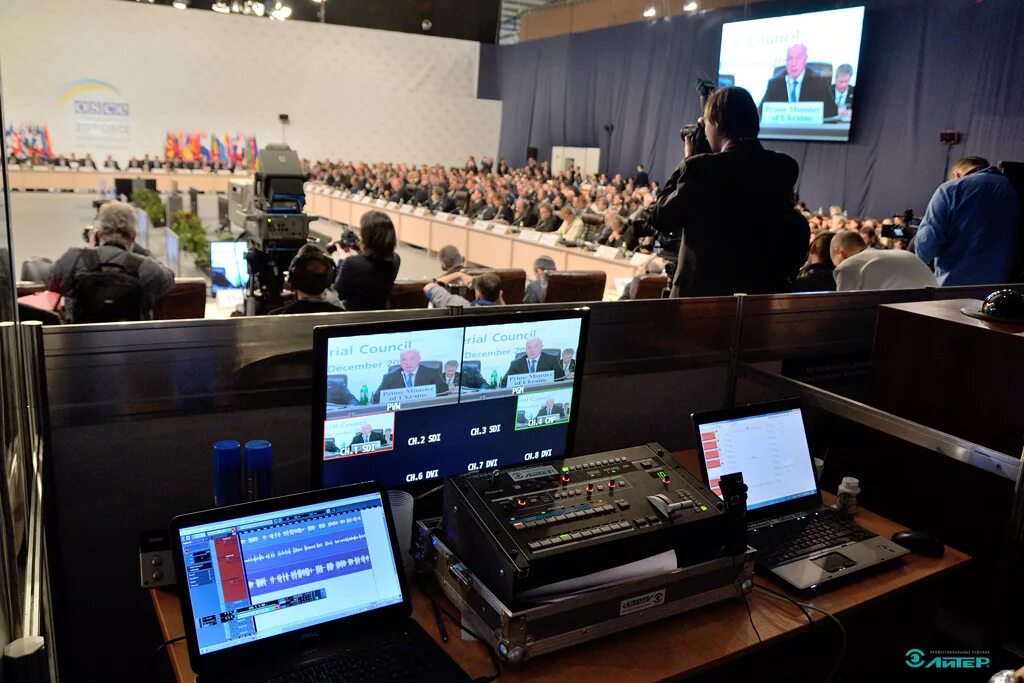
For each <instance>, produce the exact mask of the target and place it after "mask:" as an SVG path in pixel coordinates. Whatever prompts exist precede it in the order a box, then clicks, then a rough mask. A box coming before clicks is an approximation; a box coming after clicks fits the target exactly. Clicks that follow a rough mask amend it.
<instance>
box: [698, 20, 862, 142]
mask: <svg viewBox="0 0 1024 683" xmlns="http://www.w3.org/2000/svg"><path fill="white" fill-rule="evenodd" d="M863 24H864V8H863V7H847V8H844V9H835V10H828V11H825V12H811V13H808V14H794V15H791V16H786V17H772V18H770V19H752V20H750V21H736V22H732V23H728V24H724V25H723V26H722V51H721V54H720V56H719V61H718V84H719V86H726V85H738V86H740V87H741V88H745V89H746V90H748V91H749V92H750V94H751V96H752V97H753V98H754V101H755V102H757V104H758V109H759V111H760V115H761V135H760V137H761V138H762V139H768V140H825V141H833V142H846V141H847V140H849V139H850V125H851V122H852V121H853V116H854V110H855V109H856V107H855V106H854V91H855V89H856V88H858V87H860V84H859V82H858V76H859V73H858V67H859V63H860V43H861V33H862V30H863Z"/></svg>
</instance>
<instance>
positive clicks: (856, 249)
mask: <svg viewBox="0 0 1024 683" xmlns="http://www.w3.org/2000/svg"><path fill="white" fill-rule="evenodd" d="M829 252H830V255H831V257H832V263H833V264H835V267H836V269H835V273H834V275H835V278H836V291H837V292H849V291H855V290H863V289H920V288H922V287H937V286H938V282H937V281H936V280H935V274H934V273H932V271H931V270H929V268H928V266H926V265H925V264H924V262H922V261H921V259H919V258H917V256H915V255H914V254H912V253H911V252H909V251H902V250H885V249H868V248H867V245H865V244H864V240H863V239H862V238H861V236H860V235H859V234H858V233H856V232H852V231H849V230H846V231H843V232H839V233H836V235H835V236H834V237H833V238H832V244H831V246H830V248H829Z"/></svg>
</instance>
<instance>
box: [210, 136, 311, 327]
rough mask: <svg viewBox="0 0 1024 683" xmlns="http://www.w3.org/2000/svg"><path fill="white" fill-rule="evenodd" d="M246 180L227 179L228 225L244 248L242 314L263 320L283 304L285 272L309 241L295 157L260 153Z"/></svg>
mask: <svg viewBox="0 0 1024 683" xmlns="http://www.w3.org/2000/svg"><path fill="white" fill-rule="evenodd" d="M258 160H259V170H258V171H257V172H256V175H255V177H254V179H253V180H252V181H249V180H233V181H231V185H230V188H229V195H230V199H229V201H230V204H231V206H230V209H229V214H230V217H231V222H232V223H233V224H234V225H236V226H238V227H240V228H242V230H243V231H244V232H243V237H245V238H246V240H247V242H248V245H249V249H248V251H247V252H246V254H245V261H246V264H247V266H248V269H249V282H248V285H247V286H246V290H245V315H247V316H252V315H263V314H266V313H268V312H269V311H271V310H273V309H275V308H278V307H280V306H282V305H284V304H285V303H286V300H285V294H284V279H285V273H287V272H288V266H289V265H290V264H291V262H292V259H293V258H295V254H296V253H297V252H298V251H299V249H300V248H302V246H303V245H305V244H306V243H307V242H308V241H309V223H310V221H312V220H315V217H314V216H308V215H306V213H305V211H304V210H305V206H306V195H305V190H304V189H303V183H304V182H305V179H306V178H305V175H304V174H303V173H302V163H301V162H300V160H299V155H298V154H297V153H296V152H295V151H294V150H292V149H291V148H290V147H288V145H281V144H271V145H267V146H266V147H265V148H263V149H261V150H260V153H259V157H258Z"/></svg>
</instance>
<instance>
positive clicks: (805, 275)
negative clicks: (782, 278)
mask: <svg viewBox="0 0 1024 683" xmlns="http://www.w3.org/2000/svg"><path fill="white" fill-rule="evenodd" d="M834 272H835V268H834V267H833V266H832V264H831V263H829V264H825V263H815V264H814V265H812V266H807V267H806V268H801V269H800V274H799V275H797V278H796V282H794V283H793V289H792V291H794V292H834V291H836V278H835V275H834V274H833V273H834Z"/></svg>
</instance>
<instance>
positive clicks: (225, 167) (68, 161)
mask: <svg viewBox="0 0 1024 683" xmlns="http://www.w3.org/2000/svg"><path fill="white" fill-rule="evenodd" d="M7 165H8V166H9V167H11V168H36V169H38V168H57V169H68V170H100V169H102V170H104V171H121V170H130V171H140V172H144V173H146V172H152V171H161V170H162V171H206V172H209V173H216V172H218V171H224V172H231V173H234V172H248V168H247V167H246V166H245V165H244V164H241V163H234V162H232V161H221V160H220V159H209V158H206V159H191V160H185V159H183V158H178V159H164V158H162V157H160V156H159V155H156V156H153V157H150V155H148V154H147V155H145V156H144V157H143V158H142V159H139V158H138V157H136V156H133V157H131V158H130V159H129V160H128V161H127V162H126V163H125V165H124V169H122V167H121V164H120V163H119V162H118V161H117V160H116V159H114V157H113V155H110V154H108V155H107V158H106V159H104V160H103V163H102V165H97V163H96V161H95V160H94V159H93V158H92V154H86V155H85V156H84V157H81V158H79V157H78V156H76V155H75V153H74V152H72V153H71V155H70V156H64V155H63V154H58V155H55V156H53V157H50V158H46V157H42V156H39V155H36V154H33V155H30V156H22V157H15V156H13V155H10V156H8V157H7Z"/></svg>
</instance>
